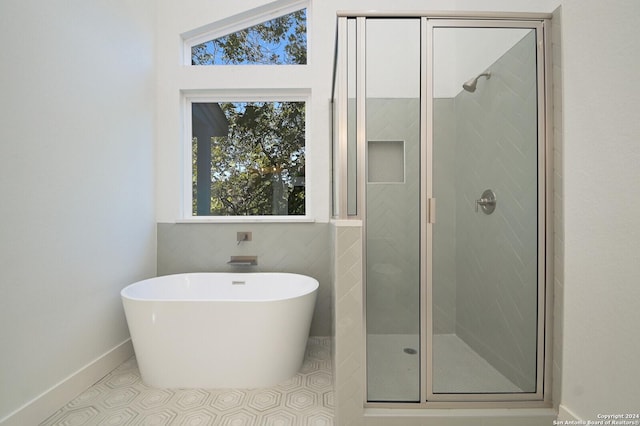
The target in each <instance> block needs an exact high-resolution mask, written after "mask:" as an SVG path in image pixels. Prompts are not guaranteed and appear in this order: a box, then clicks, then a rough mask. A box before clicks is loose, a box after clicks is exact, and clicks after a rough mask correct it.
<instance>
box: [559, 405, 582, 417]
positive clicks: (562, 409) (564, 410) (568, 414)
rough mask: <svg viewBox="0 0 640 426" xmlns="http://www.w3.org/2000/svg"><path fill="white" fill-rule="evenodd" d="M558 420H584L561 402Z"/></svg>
mask: <svg viewBox="0 0 640 426" xmlns="http://www.w3.org/2000/svg"><path fill="white" fill-rule="evenodd" d="M558 420H562V421H567V420H573V421H580V420H582V419H581V418H580V417H578V416H576V415H575V414H574V413H573V412H572V411H571V410H569V409H568V408H567V407H566V406H564V405H562V404H560V406H559V407H558Z"/></svg>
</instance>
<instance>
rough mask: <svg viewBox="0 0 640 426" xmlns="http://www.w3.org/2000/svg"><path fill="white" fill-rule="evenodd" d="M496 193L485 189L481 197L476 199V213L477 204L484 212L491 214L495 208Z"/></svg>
mask: <svg viewBox="0 0 640 426" xmlns="http://www.w3.org/2000/svg"><path fill="white" fill-rule="evenodd" d="M496 203H497V200H496V193H495V192H493V190H491V189H487V190H485V191H484V192H483V193H482V195H481V198H480V199H478V200H476V213H477V212H478V206H480V207H481V208H482V211H483V213H484V214H491V213H493V211H494V210H495V209H496Z"/></svg>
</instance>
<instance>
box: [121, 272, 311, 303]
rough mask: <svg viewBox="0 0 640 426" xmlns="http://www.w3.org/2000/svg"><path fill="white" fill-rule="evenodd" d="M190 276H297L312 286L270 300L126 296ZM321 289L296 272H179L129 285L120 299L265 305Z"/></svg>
mask: <svg viewBox="0 0 640 426" xmlns="http://www.w3.org/2000/svg"><path fill="white" fill-rule="evenodd" d="M188 275H237V276H242V275H249V276H254V277H255V276H260V275H268V276H274V275H282V276H288V277H293V276H295V277H301V278H303V279H305V280H310V282H311V283H312V285H311V288H309V289H307V290H306V291H304V292H301V293H296V294H293V295H287V296H284V297H278V298H273V297H270V298H262V299H229V298H210V297H207V298H170V299H162V298H152V297H136V296H132V295H128V294H126V292H127V290H129V289H130V288H132V287H133V286H137V285H145V284H147V285H148V283H149V282H151V281H155V280H159V279H171V278H178V277H182V276H188ZM319 288H320V282H319V281H318V280H317V279H316V278H314V277H311V276H309V275H304V274H298V273H295V272H228V271H225V272H179V273H175V274H167V275H158V276H156V277H150V278H146V279H143V280H140V281H136V282H133V283H131V284H128V285H126V286H125V287H124V288H123V289H122V290H120V297H121V298H122V299H126V300H130V301H133V302H156V303H175V302H189V303H194V302H202V303H211V302H220V303H265V302H280V301H286V300H292V299H296V298H300V297H305V296H309V295H311V294H313V293H316V292H318V290H319Z"/></svg>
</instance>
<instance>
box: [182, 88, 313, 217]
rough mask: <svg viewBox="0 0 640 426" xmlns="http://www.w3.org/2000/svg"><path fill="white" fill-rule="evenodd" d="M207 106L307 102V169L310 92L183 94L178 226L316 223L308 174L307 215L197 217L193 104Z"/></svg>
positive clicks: (266, 91)
mask: <svg viewBox="0 0 640 426" xmlns="http://www.w3.org/2000/svg"><path fill="white" fill-rule="evenodd" d="M194 102H195V103H204V102H212V103H213V102H217V103H225V102H304V103H305V116H304V118H305V129H304V141H305V143H304V148H305V168H307V165H308V158H309V157H308V148H309V143H308V142H309V116H310V114H309V108H310V105H311V92H310V90H308V89H269V90H196V91H183V92H182V104H183V108H182V110H183V114H182V115H183V135H182V145H183V146H182V148H183V151H182V152H183V155H182V157H183V158H182V169H183V173H182V206H181V215H180V216H181V217H180V219H179V220H178V221H177V222H178V223H193V222H204V223H216V222H217V223H233V222H237V223H247V222H315V219H314V217H313V216H312V215H311V214H310V211H311V204H310V200H309V194H308V188H309V180H308V173H305V209H304V211H305V214H304V215H259V216H194V215H193V210H192V203H193V191H192V178H193V169H192V164H193V163H192V161H193V158H192V152H193V151H192V139H193V136H192V135H193V129H192V125H193V120H192V104H193V103H194Z"/></svg>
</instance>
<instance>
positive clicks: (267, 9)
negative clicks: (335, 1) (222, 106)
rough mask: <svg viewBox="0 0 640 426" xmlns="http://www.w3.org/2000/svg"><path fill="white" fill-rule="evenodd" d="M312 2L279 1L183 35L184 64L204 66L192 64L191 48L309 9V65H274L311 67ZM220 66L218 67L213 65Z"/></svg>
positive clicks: (248, 65) (304, 0) (249, 65)
mask: <svg viewBox="0 0 640 426" xmlns="http://www.w3.org/2000/svg"><path fill="white" fill-rule="evenodd" d="M309 3H310V1H309V0H279V1H275V2H273V3H269V4H266V5H264V6H260V7H257V8H255V9H251V10H249V11H247V12H244V13H240V14H238V15H234V16H231V17H229V18H225V19H222V20H220V21H217V22H213V23H211V24H208V25H205V26H202V27H200V28H196V29H194V30H191V31H187V32H185V33H183V34H182V39H183V46H182V47H183V52H182V62H183V65H185V66H188V67H194V68H198V67H202V66H203V65H193V64H192V63H191V48H192V47H193V46H197V45H199V44H202V43H205V42H207V41H211V40H214V39H217V38H220V37H224V36H226V35H229V34H232V33H234V32H237V31H241V30H244V29H246V28H249V27H253V26H255V25H258V24H262V23H264V22H266V21H270V20H271V19H274V18H279V17H281V16H284V15H288V14H290V13H293V12H296V11H298V10H301V9H307V22H306V25H307V63H306V64H305V65H293V64H291V65H288V64H281V65H273V66H278V67H282V66H284V67H290V66H308V65H309V61H310V59H309V57H310V55H309V51H310V48H309V9H310V4H309ZM211 66H218V65H211ZM220 66H243V67H253V66H258V67H260V66H265V65H252V64H247V65H220Z"/></svg>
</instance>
